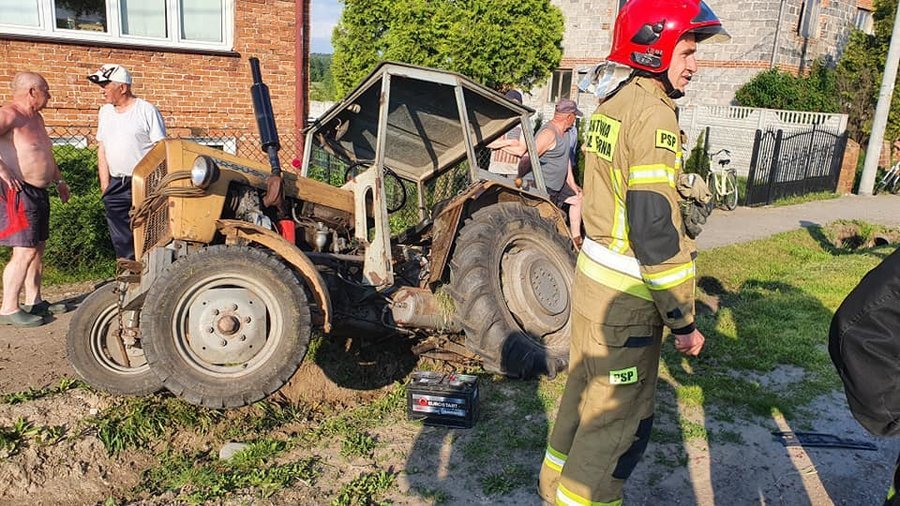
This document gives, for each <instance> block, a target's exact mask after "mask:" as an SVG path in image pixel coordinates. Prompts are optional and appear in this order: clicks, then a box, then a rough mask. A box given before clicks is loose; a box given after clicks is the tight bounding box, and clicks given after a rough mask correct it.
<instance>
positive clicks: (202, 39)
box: [0, 0, 305, 151]
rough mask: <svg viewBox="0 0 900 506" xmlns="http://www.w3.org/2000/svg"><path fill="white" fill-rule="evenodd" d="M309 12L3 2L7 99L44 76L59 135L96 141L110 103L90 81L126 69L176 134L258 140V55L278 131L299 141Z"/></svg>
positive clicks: (277, 3)
mask: <svg viewBox="0 0 900 506" xmlns="http://www.w3.org/2000/svg"><path fill="white" fill-rule="evenodd" d="M13 3H15V4H19V5H11V4H13ZM303 3H304V2H300V4H301V5H302V4H303ZM300 14H302V13H299V12H298V6H297V5H296V3H295V1H294V0H154V1H152V2H151V1H148V0H142V1H140V2H135V1H125V0H118V1H113V0H31V1H21V2H12V3H11V2H5V3H0V55H2V56H0V90H4V91H2V92H0V96H2V97H3V100H4V101H6V100H8V99H9V91H8V88H7V87H6V83H8V82H10V80H11V79H12V77H13V75H14V74H15V73H16V72H18V71H22V70H30V71H35V72H39V73H41V74H42V75H43V76H44V77H45V78H46V79H47V81H48V82H49V84H50V91H51V94H52V95H53V98H52V100H51V102H50V104H49V106H48V108H47V109H46V110H45V112H44V117H45V119H46V120H47V124H48V125H49V126H52V127H54V128H52V129H51V133H52V134H54V133H55V134H56V135H57V136H59V134H60V133H61V132H64V131H65V132H68V134H71V135H72V136H73V137H77V139H76V140H75V141H73V143H88V144H90V143H91V142H92V133H93V131H94V130H95V129H96V121H97V109H98V108H99V107H100V106H101V105H102V103H103V101H102V97H101V95H100V90H99V88H98V87H97V86H96V85H94V84H91V83H90V82H89V81H88V80H87V79H86V78H85V76H87V75H88V74H90V73H92V72H94V71H95V70H96V69H97V68H98V67H99V66H100V65H101V64H104V63H119V64H122V65H124V66H126V67H127V68H128V69H129V70H131V72H132V73H133V75H134V86H133V91H134V93H135V95H137V96H139V97H141V98H144V99H146V100H148V101H150V102H151V103H153V104H156V106H157V107H159V109H160V111H161V112H162V114H163V117H164V118H165V121H166V126H167V128H168V131H169V135H171V136H180V137H195V138H200V139H207V140H208V142H210V143H216V142H218V141H214V140H209V139H211V138H223V139H225V138H227V139H238V138H239V137H240V135H241V133H242V132H244V133H247V134H255V133H256V123H255V120H254V115H253V110H252V105H251V99H250V94H249V89H250V84H251V78H250V68H249V63H248V59H249V58H250V57H251V56H256V57H258V58H259V59H260V60H261V63H262V71H263V77H264V79H265V81H266V83H267V84H268V86H269V90H270V93H271V96H272V102H273V109H274V112H275V115H276V119H277V120H278V126H279V132H280V133H282V135H283V137H285V139H284V140H286V141H288V142H286V143H285V144H286V145H287V144H292V143H293V140H294V139H295V138H296V126H297V122H296V118H298V117H302V116H303V113H302V112H300V114H298V101H297V94H296V90H297V79H296V77H297V58H296V54H297V51H296V48H297V33H298V31H297V19H298V17H299V15H300ZM301 19H302V18H301ZM304 74H305V72H304ZM64 129H66V130H64ZM84 132H87V133H88V134H87V135H84ZM222 142H226V141H222ZM228 142H231V141H228ZM233 142H235V143H238V142H239V140H234V141H233ZM234 149H240V150H241V151H243V150H244V148H243V147H240V148H236V144H234V145H231V146H230V148H229V151H231V150H234ZM257 149H258V148H257Z"/></svg>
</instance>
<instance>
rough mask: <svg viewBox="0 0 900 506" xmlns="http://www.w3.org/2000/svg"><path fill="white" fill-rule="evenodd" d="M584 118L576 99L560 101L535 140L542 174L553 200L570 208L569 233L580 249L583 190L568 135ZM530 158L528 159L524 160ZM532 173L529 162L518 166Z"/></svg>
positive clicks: (560, 205)
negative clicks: (573, 170)
mask: <svg viewBox="0 0 900 506" xmlns="http://www.w3.org/2000/svg"><path fill="white" fill-rule="evenodd" d="M581 116H583V114H582V112H581V111H580V110H578V104H576V103H575V101H574V100H570V99H568V98H564V99H562V100H560V101H559V102H557V104H556V110H555V112H554V114H553V119H551V120H550V121H548V122H547V123H546V124H545V125H544V126H542V127H541V128H540V130H538V132H537V134H536V135H535V137H534V142H535V144H536V145H537V152H538V156H540V163H541V174H543V176H544V184H545V185H546V186H547V193H548V194H550V200H551V201H553V203H554V204H556V206H557V207H559V208H560V209H565V208H564V207H563V206H564V205H565V204H568V206H569V230H570V233H571V234H572V240H573V241H574V242H575V244H576V246H578V247H580V246H581V200H582V192H581V187H579V186H578V183H576V182H575V175H574V173H573V172H572V163H571V156H570V149H571V147H570V141H569V138H568V136H567V135H566V132H567V131H569V129H571V128H572V126H573V125H575V121H576V119H577V118H580V117H581ZM525 158H526V159H527V157H525ZM524 165H527V167H526V168H528V169H529V170H530V162H527V161H523V162H522V163H521V164H520V165H519V167H520V168H522V167H523V166H524Z"/></svg>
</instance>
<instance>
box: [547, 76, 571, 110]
mask: <svg viewBox="0 0 900 506" xmlns="http://www.w3.org/2000/svg"><path fill="white" fill-rule="evenodd" d="M563 74H568V75H569V87H568V88H564V87H563V82H564V81H565V79H564V78H563ZM557 76H559V77H558V79H557ZM576 76H577V74H576V73H575V69H572V68H558V69H556V70H554V71H553V74H552V75H551V76H550V92H549V93H548V94H547V101H548V102H551V103H556V102H559V101H560V99H563V98H572V85H573V84H574V83H575V78H576Z"/></svg>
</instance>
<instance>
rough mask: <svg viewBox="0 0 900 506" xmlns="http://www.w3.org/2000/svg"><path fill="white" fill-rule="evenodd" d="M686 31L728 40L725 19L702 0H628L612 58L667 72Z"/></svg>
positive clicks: (618, 22) (700, 38) (615, 35)
mask: <svg viewBox="0 0 900 506" xmlns="http://www.w3.org/2000/svg"><path fill="white" fill-rule="evenodd" d="M686 33H694V34H696V37H697V42H700V41H703V40H708V39H712V40H722V41H724V40H728V39H730V38H731V37H730V36H729V35H728V32H726V31H725V29H724V28H723V27H722V22H721V21H719V18H718V17H716V15H715V13H714V12H713V11H712V9H710V8H709V6H708V5H706V3H705V2H703V1H702V0H628V1H627V2H626V3H625V5H624V6H622V9H621V10H620V11H619V16H618V17H617V18H616V27H615V31H614V32H613V42H612V51H610V53H609V59H610V60H612V61H615V62H618V63H621V64H623V65H628V66H629V67H632V68H635V69H639V70H645V71H647V72H651V73H654V74H658V73H661V72H665V71H666V70H667V69H668V68H669V62H670V61H672V52H673V51H674V49H675V44H677V43H678V39H680V38H681V37H682V36H683V35H684V34H686Z"/></svg>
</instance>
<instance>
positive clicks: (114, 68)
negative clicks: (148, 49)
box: [87, 63, 131, 85]
mask: <svg viewBox="0 0 900 506" xmlns="http://www.w3.org/2000/svg"><path fill="white" fill-rule="evenodd" d="M87 78H88V81H90V82H92V83H94V84H101V85H103V84H106V83H109V82H113V83H124V84H131V72H129V71H128V69H126V68H125V67H123V66H121V65H118V64H115V63H107V64H106V65H104V66H102V67H100V70H98V71H96V72H94V73H93V74H91V75H89V76H87Z"/></svg>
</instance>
